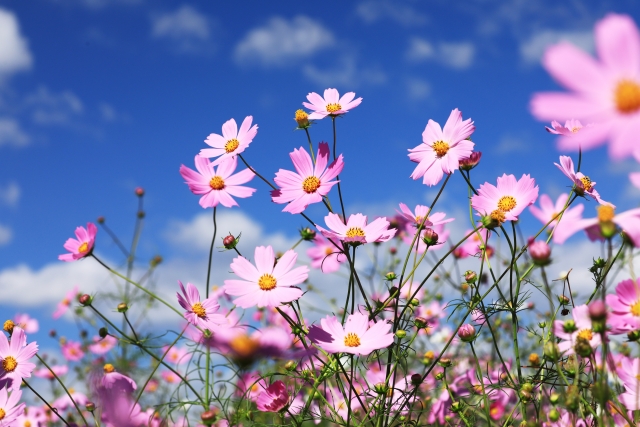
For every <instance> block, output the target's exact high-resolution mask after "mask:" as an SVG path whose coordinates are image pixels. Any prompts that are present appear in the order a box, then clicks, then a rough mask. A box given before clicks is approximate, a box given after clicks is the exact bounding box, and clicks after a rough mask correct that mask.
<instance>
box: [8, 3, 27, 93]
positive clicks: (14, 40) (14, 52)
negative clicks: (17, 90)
mask: <svg viewBox="0 0 640 427" xmlns="http://www.w3.org/2000/svg"><path fill="white" fill-rule="evenodd" d="M32 64H33V56H32V55H31V52H30V51H29V44H28V43H27V39H26V38H25V37H24V36H23V35H22V34H21V33H20V24H19V23H18V19H17V18H16V15H15V14H13V13H12V12H10V11H8V10H6V9H2V8H0V82H1V80H2V78H3V77H6V76H9V75H11V74H13V73H16V72H18V71H23V70H28V69H29V68H31V65H32Z"/></svg>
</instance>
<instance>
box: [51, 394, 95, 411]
mask: <svg viewBox="0 0 640 427" xmlns="http://www.w3.org/2000/svg"><path fill="white" fill-rule="evenodd" d="M68 390H69V394H70V395H71V397H69V395H68V394H67V393H63V394H62V396H60V397H59V398H57V399H56V400H54V401H53V402H52V403H51V406H53V407H54V408H56V409H58V410H60V411H66V410H67V408H72V407H73V402H72V401H71V398H73V400H74V401H75V402H76V403H77V404H78V405H80V407H83V406H84V405H86V404H87V402H88V401H89V398H87V395H86V394H84V393H80V392H79V391H77V390H75V389H74V388H69V389H68Z"/></svg>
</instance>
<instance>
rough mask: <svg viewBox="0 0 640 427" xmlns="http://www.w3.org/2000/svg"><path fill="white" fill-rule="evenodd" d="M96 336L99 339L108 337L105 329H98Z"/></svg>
mask: <svg viewBox="0 0 640 427" xmlns="http://www.w3.org/2000/svg"><path fill="white" fill-rule="evenodd" d="M98 335H99V336H100V338H104V337H106V336H107V335H109V332H108V331H107V328H100V329H99V330H98Z"/></svg>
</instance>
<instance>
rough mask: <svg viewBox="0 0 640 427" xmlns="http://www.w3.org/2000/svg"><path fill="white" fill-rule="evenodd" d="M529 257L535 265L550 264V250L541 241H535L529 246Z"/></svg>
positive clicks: (545, 243)
mask: <svg viewBox="0 0 640 427" xmlns="http://www.w3.org/2000/svg"><path fill="white" fill-rule="evenodd" d="M529 255H530V256H531V259H532V260H533V263H534V264H535V265H539V266H545V265H549V264H550V263H551V248H550V247H549V245H548V244H547V242H545V241H543V240H538V241H535V242H533V243H531V244H530V245H529Z"/></svg>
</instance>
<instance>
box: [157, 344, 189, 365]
mask: <svg viewBox="0 0 640 427" xmlns="http://www.w3.org/2000/svg"><path fill="white" fill-rule="evenodd" d="M167 350H168V352H167ZM162 352H163V353H167V355H166V356H165V358H164V360H166V361H167V362H170V363H175V364H176V365H182V364H184V363H187V362H189V358H190V354H189V351H188V350H187V349H186V348H184V347H178V346H173V347H171V348H169V347H168V346H164V347H162Z"/></svg>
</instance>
